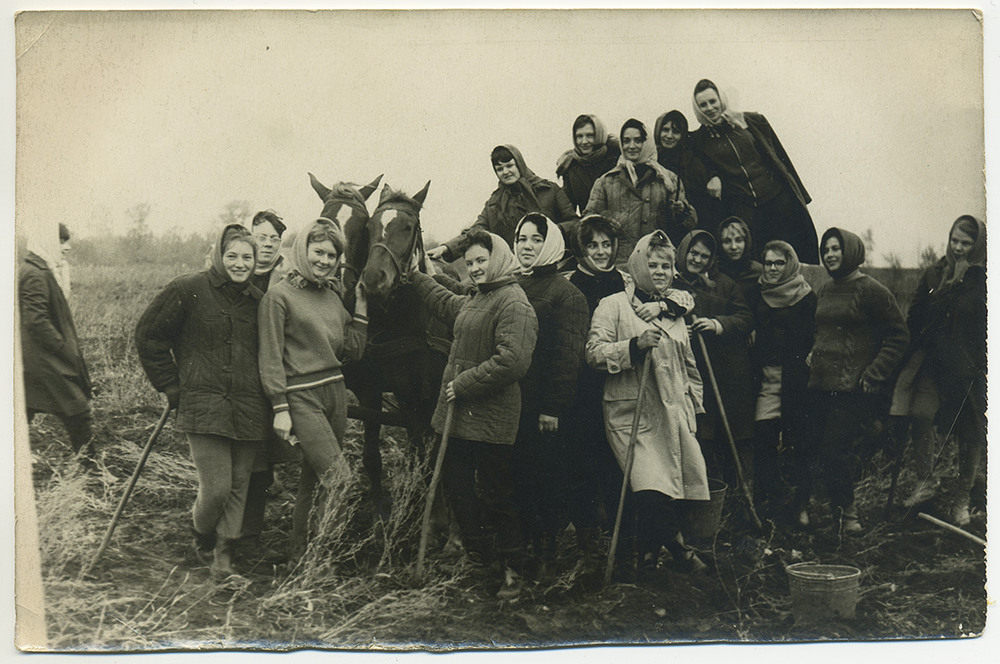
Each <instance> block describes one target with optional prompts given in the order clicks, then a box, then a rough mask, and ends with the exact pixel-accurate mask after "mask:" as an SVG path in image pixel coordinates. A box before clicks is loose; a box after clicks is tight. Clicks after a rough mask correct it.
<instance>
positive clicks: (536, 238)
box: [514, 221, 545, 268]
mask: <svg viewBox="0 0 1000 664" xmlns="http://www.w3.org/2000/svg"><path fill="white" fill-rule="evenodd" d="M544 244H545V238H544V237H543V236H542V234H541V232H540V231H539V230H538V226H536V225H535V224H534V223H533V222H530V221H526V222H524V223H523V224H521V229H520V230H519V231H518V232H517V237H515V238H514V255H515V256H517V262H518V263H520V264H521V267H525V268H528V267H531V266H532V264H533V263H534V262H535V259H536V258H538V254H539V252H541V250H542V245H544Z"/></svg>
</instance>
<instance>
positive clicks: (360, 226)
mask: <svg viewBox="0 0 1000 664" xmlns="http://www.w3.org/2000/svg"><path fill="white" fill-rule="evenodd" d="M309 181H310V182H311V183H312V188H313V189H314V190H315V191H316V193H317V194H319V197H320V199H321V200H322V201H323V211H322V212H320V215H319V216H320V217H323V218H325V219H329V220H330V221H332V222H333V223H335V224H337V226H339V227H340V230H342V231H344V237H345V239H346V240H347V249H346V250H345V252H344V253H345V256H344V257H343V261H342V263H343V266H344V287H345V290H346V291H347V293H353V292H354V286H355V284H356V283H357V282H358V278H359V275H360V274H361V271H362V270H363V269H364V267H365V260H367V258H368V228H367V225H368V208H366V207H365V201H366V200H368V198H369V197H370V196H371V195H372V194H373V193H375V190H376V189H378V185H379V182H381V181H382V176H381V175H380V176H378V177H377V178H375V179H374V180H372V181H371V182H370V183H368V184H366V185H365V186H363V187H359V186H358V185H356V184H352V183H350V182H338V183H337V184H335V185H333V187H330V188H327V187H326V186H324V185H323V184H322V183H321V182H320V181H319V180H317V179H316V176H315V175H313V174H312V173H310V174H309Z"/></svg>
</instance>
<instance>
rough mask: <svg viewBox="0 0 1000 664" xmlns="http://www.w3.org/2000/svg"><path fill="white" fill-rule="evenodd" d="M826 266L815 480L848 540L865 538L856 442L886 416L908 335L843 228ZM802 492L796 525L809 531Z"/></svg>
mask: <svg viewBox="0 0 1000 664" xmlns="http://www.w3.org/2000/svg"><path fill="white" fill-rule="evenodd" d="M821 247H822V257H823V266H824V267H825V268H826V271H827V272H828V273H829V274H830V276H831V277H832V278H833V281H829V282H827V283H825V284H823V285H822V286H820V288H819V293H818V297H819V300H818V302H817V304H816V338H815V340H814V342H813V347H812V351H811V352H810V354H809V367H810V369H809V386H808V387H809V391H810V392H811V397H810V398H811V401H812V403H813V407H812V413H811V417H810V419H811V420H812V421H813V423H814V425H813V426H811V427H810V429H811V430H812V432H813V435H812V436H811V437H810V438H811V439H812V440H815V441H817V442H818V444H819V450H818V451H817V453H815V454H813V455H812V457H813V459H814V464H813V468H812V475H813V478H814V479H822V480H824V481H825V483H826V485H827V489H828V490H829V492H830V503H831V508H832V510H833V512H834V516H835V518H836V517H841V518H842V522H841V528H842V530H843V532H846V533H858V532H861V530H862V526H861V521H860V519H859V516H858V509H857V505H856V504H855V502H854V484H855V483H856V482H857V480H858V479H859V477H858V474H859V471H860V468H859V465H860V464H859V462H858V458H857V455H856V453H855V446H856V444H857V442H858V441H859V440H860V439H861V438H862V437H863V436H864V434H865V430H866V428H868V427H870V426H871V424H872V422H873V420H874V419H875V417H876V416H877V415H878V414H879V412H880V411H882V410H888V405H889V404H888V397H889V392H890V391H891V389H892V381H893V378H894V374H895V371H896V367H897V365H898V364H899V361H900V359H901V358H902V356H903V351H904V350H905V349H906V344H907V341H908V339H909V333H908V332H907V330H906V323H905V322H904V321H903V314H902V313H901V312H900V310H899V307H898V306H897V305H896V299H895V298H894V297H893V296H892V293H890V292H889V289H887V288H886V287H885V286H883V285H882V284H880V283H879V282H878V281H876V280H875V279H872V278H871V277H869V276H868V275H866V274H862V272H861V271H860V270H859V269H858V268H859V267H860V266H861V264H862V263H863V262H864V260H865V245H864V243H863V242H862V241H861V238H860V237H858V236H857V235H855V234H854V233H851V232H850V231H846V230H843V229H840V228H830V229H828V230H827V231H826V232H825V233H823V241H822V245H821ZM807 499H808V495H806V494H805V492H803V495H802V496H801V500H802V502H801V504H800V505H798V520H799V523H800V524H801V525H803V526H806V525H809V513H808V504H807V502H806V500H807Z"/></svg>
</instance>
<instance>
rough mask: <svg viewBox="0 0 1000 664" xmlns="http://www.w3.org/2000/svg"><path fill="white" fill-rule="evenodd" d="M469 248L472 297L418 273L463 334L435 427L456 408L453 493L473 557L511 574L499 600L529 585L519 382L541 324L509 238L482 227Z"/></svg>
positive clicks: (450, 469) (443, 315)
mask: <svg viewBox="0 0 1000 664" xmlns="http://www.w3.org/2000/svg"><path fill="white" fill-rule="evenodd" d="M464 243H465V244H466V245H467V247H466V249H465V265H466V267H467V268H468V270H469V276H470V277H471V278H472V282H473V286H474V287H473V290H472V293H471V294H470V295H456V294H455V293H452V292H451V291H450V290H448V289H447V288H445V287H444V286H442V285H441V284H439V283H438V282H437V281H435V280H434V279H433V278H432V277H429V276H427V275H426V274H422V273H420V272H416V271H415V272H413V275H412V278H413V283H414V285H415V286H416V289H417V292H418V293H419V294H420V297H422V298H423V299H424V301H425V302H426V303H427V306H428V308H429V309H430V310H431V312H432V313H433V314H434V315H435V316H437V317H438V318H440V319H441V320H443V321H445V322H447V323H449V324H451V325H453V329H454V341H453V342H452V345H451V353H450V354H449V355H448V364H447V366H446V367H445V370H444V377H443V379H442V381H441V392H440V395H439V397H438V404H437V408H436V409H435V411H434V418H433V420H432V425H433V427H434V429H435V431H437V432H438V433H444V422H445V420H446V411H447V409H448V406H449V403H451V402H454V414H453V419H452V427H451V431H450V432H449V434H450V438H449V440H450V443H449V446H448V448H447V453H446V456H445V459H444V466H443V473H444V474H443V478H442V479H443V482H444V490H445V494H446V495H447V496H448V499H449V502H450V503H451V507H452V509H453V510H454V513H455V519H456V521H458V526H459V529H460V530H461V532H462V543H463V545H464V546H465V551H466V553H467V554H468V555H469V557H470V558H471V559H472V560H473V561H476V562H480V563H482V564H483V565H485V566H489V565H490V563H491V561H492V560H493V558H494V555H495V556H496V558H497V559H498V562H500V563H501V564H502V565H503V566H504V568H505V572H504V580H503V585H502V587H501V588H500V592H499V594H498V595H499V596H500V597H513V596H515V595H517V594H518V593H519V592H520V590H521V587H522V585H523V584H522V581H521V574H522V573H523V567H524V535H523V533H522V531H521V521H520V518H519V517H518V510H517V503H516V502H515V499H514V474H513V464H512V459H513V449H514V439H515V437H516V435H517V426H518V419H519V416H520V412H521V390H520V388H519V386H518V381H519V380H520V379H521V378H522V377H523V376H524V375H525V373H526V372H527V371H528V367H529V365H530V364H531V354H532V352H533V351H534V348H535V338H536V335H537V330H538V323H537V321H536V319H535V312H534V310H533V309H532V308H531V303H530V302H528V298H527V296H525V294H524V291H523V290H522V289H521V287H520V286H519V285H518V284H517V280H516V277H515V276H514V270H515V269H516V267H517V263H516V262H515V260H514V255H513V254H512V253H511V251H510V248H509V247H508V246H507V243H506V242H505V241H504V239H503V238H502V237H500V236H499V235H494V234H492V233H487V232H485V231H482V230H478V229H473V230H471V231H467V233H466V238H465V240H464ZM494 536H495V538H496V539H495V541H494ZM494 552H495V554H494Z"/></svg>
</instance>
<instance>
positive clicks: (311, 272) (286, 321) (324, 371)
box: [259, 219, 368, 561]
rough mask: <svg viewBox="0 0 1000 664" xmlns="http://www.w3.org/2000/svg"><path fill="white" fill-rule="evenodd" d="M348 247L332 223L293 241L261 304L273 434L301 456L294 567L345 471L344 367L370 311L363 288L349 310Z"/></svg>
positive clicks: (361, 343) (315, 225)
mask: <svg viewBox="0 0 1000 664" xmlns="http://www.w3.org/2000/svg"><path fill="white" fill-rule="evenodd" d="M344 246H345V241H344V234H343V232H342V231H341V230H340V228H339V227H338V226H337V225H335V224H334V223H332V222H330V221H329V220H327V219H317V220H316V221H314V222H312V223H311V224H310V225H309V226H308V227H307V228H304V229H302V230H301V231H299V233H298V234H297V235H296V237H295V241H294V243H293V245H292V248H291V252H290V255H289V258H290V260H289V265H288V272H287V274H286V275H285V278H284V279H282V280H281V281H279V282H278V283H276V284H274V285H273V286H271V287H270V288H269V289H268V291H267V293H266V294H265V295H264V297H263V299H262V301H261V304H260V315H259V319H260V377H261V382H262V383H263V385H264V392H265V393H266V394H267V397H268V399H270V401H271V406H272V408H273V412H274V416H273V427H274V431H275V433H276V434H277V435H278V437H279V438H281V439H283V440H287V441H290V442H293V443H296V444H298V446H299V448H300V449H301V450H302V471H301V473H300V475H299V490H298V494H297V495H296V497H295V509H294V511H293V515H292V534H291V547H290V551H289V553H290V555H289V558H290V560H291V561H295V560H297V559H298V558H300V557H301V556H302V554H303V553H304V552H305V550H306V545H307V541H308V538H309V514H310V511H311V510H312V508H313V503H314V502H316V503H317V504H318V505H319V506H320V511H319V513H318V515H317V518H319V516H321V515H322V506H323V505H324V501H325V498H326V495H325V492H326V491H328V490H329V489H330V487H331V486H332V483H333V482H334V480H335V478H336V474H337V473H338V472H340V471H343V470H345V469H346V460H345V459H344V453H343V449H342V446H343V444H344V434H345V431H346V427H347V388H346V387H345V385H344V374H343V371H342V366H343V364H344V362H348V361H352V360H358V359H360V358H361V354H362V353H363V352H364V349H365V342H366V340H367V337H368V318H367V313H368V304H367V299H366V298H365V293H364V290H363V288H362V286H361V282H358V286H357V287H356V288H355V297H356V303H355V308H354V314H353V316H352V315H351V314H350V313H349V312H348V311H347V309H346V307H345V306H344V302H343V299H344V298H343V293H342V286H341V283H340V263H341V258H342V257H343V255H344ZM317 486H319V487H322V489H321V490H320V491H317Z"/></svg>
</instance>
